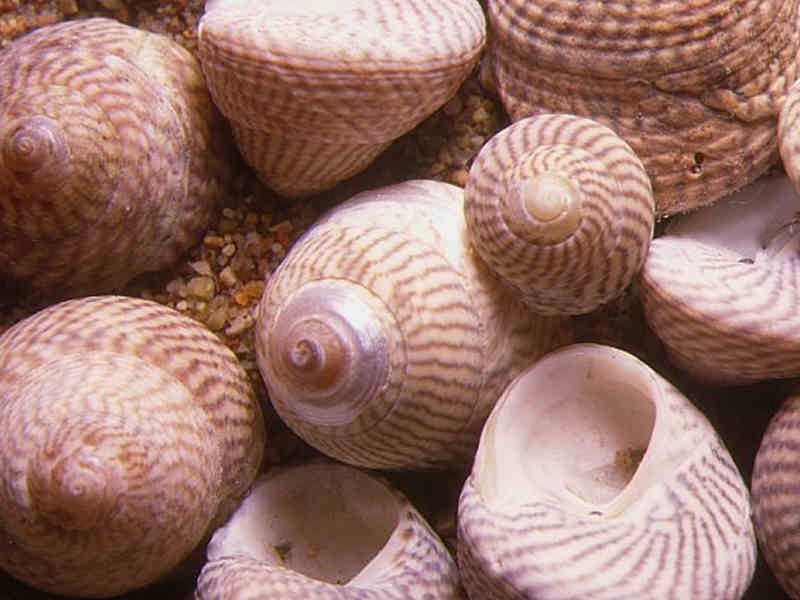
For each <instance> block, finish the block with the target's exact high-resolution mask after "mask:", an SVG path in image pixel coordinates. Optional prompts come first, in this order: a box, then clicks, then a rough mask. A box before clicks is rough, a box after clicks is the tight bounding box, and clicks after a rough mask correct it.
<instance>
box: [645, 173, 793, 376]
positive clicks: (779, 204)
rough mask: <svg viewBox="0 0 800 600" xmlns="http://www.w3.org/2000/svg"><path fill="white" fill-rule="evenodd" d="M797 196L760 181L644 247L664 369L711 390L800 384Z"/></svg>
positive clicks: (648, 306)
mask: <svg viewBox="0 0 800 600" xmlns="http://www.w3.org/2000/svg"><path fill="white" fill-rule="evenodd" d="M797 207H798V205H797V196H796V194H795V191H794V188H793V186H792V184H791V182H790V181H789V180H788V179H787V178H786V176H785V175H772V176H769V177H766V178H762V179H760V180H758V181H756V182H754V183H753V184H750V185H749V186H747V187H745V188H743V189H742V190H741V191H740V192H738V193H736V194H733V195H732V196H730V197H729V198H726V199H724V200H721V201H720V202H718V203H716V204H715V205H713V206H710V207H707V208H704V209H701V210H699V211H696V212H695V213H692V214H689V215H685V216H683V217H681V218H680V219H677V220H674V221H672V222H671V224H670V226H669V227H668V228H667V231H666V233H665V234H664V235H662V236H660V237H658V238H656V239H655V240H653V242H652V243H651V244H650V251H649V253H648V256H647V260H646V261H645V264H644V267H643V269H642V276H641V285H640V295H641V300H642V305H643V308H644V315H645V318H646V319H647V322H648V324H649V325H650V328H651V329H652V330H653V331H654V332H655V333H656V334H657V335H658V337H659V338H661V340H662V341H663V342H664V345H665V347H666V349H667V351H668V354H669V357H670V359H671V361H672V362H673V363H674V364H675V365H676V366H678V367H679V368H681V369H683V370H684V371H686V372H688V373H689V374H691V375H692V376H693V377H694V378H695V379H697V380H699V381H703V382H705V383H709V384H712V385H731V384H742V383H748V382H753V381H759V380H764V379H779V378H784V377H796V376H798V375H800V335H798V333H800V315H799V314H798V311H797V306H798V303H800V299H799V298H798V294H800V286H798V281H800V259H798V254H797V249H798V244H799V243H800V240H799V239H798V232H800V227H798V224H797V215H798V213H797Z"/></svg>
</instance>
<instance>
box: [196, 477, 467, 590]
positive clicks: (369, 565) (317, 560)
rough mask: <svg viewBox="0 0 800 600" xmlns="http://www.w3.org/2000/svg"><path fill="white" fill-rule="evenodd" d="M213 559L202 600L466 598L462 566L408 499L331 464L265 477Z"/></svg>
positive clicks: (214, 544)
mask: <svg viewBox="0 0 800 600" xmlns="http://www.w3.org/2000/svg"><path fill="white" fill-rule="evenodd" d="M208 559H209V560H208V563H207V564H206V566H205V567H204V568H203V570H202V572H201V573H200V577H199V578H198V581H197V594H196V598H197V600H211V599H216V598H225V599H227V600H244V599H245V598H256V597H257V598H263V599H265V600H270V599H273V598H274V599H276V600H277V599H281V600H282V599H284V598H310V599H315V600H325V599H330V600H333V599H339V600H347V599H354V600H355V599H363V600H368V599H369V600H382V599H384V600H390V599H394V598H396V599H398V600H406V599H408V598H426V599H430V600H462V599H463V598H464V596H463V592H462V591H461V587H460V585H459V578H458V571H457V569H456V565H455V562H454V561H453V559H452V558H451V557H450V554H449V553H448V551H447V549H446V548H445V546H444V544H443V543H442V541H441V540H440V539H439V537H438V536H437V535H436V534H435V533H434V532H433V530H432V529H431V528H430V526H429V525H428V524H427V523H426V522H425V519H424V518H423V517H422V515H420V514H419V512H417V510H416V509H415V508H414V507H413V506H412V505H411V504H410V503H409V501H408V500H407V499H406V498H405V496H403V495H402V494H401V493H400V492H398V491H397V490H395V489H393V488H392V487H390V486H389V484H387V483H386V482H385V481H384V480H383V479H381V478H379V477H377V476H375V475H371V474H369V473H366V472H363V471H360V470H358V469H356V468H354V467H350V466H346V465H342V464H336V463H332V462H327V461H324V462H311V463H307V464H302V465H297V466H294V467H286V468H283V469H275V470H272V471H270V472H269V473H268V474H267V475H264V476H262V477H261V478H259V479H258V480H257V482H256V484H255V485H254V486H253V491H252V492H251V493H250V494H249V495H248V496H247V498H245V500H244V502H243V503H242V505H241V507H240V508H239V509H238V510H237V511H236V512H235V513H234V515H233V517H232V518H231V520H230V521H229V522H228V523H227V524H226V525H225V527H223V528H221V529H219V530H218V531H217V532H216V533H215V534H214V537H213V538H212V540H211V543H210V544H209V546H208Z"/></svg>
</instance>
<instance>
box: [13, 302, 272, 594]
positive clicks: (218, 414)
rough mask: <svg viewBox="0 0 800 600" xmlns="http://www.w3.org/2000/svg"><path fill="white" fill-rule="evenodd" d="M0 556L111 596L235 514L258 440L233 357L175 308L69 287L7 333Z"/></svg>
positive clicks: (25, 572) (27, 572)
mask: <svg viewBox="0 0 800 600" xmlns="http://www.w3.org/2000/svg"><path fill="white" fill-rule="evenodd" d="M0 382H2V385H1V386H0V439H2V446H0V567H2V568H3V569H5V570H7V571H8V572H9V573H11V574H12V575H14V576H15V577H17V578H18V579H20V580H22V581H25V582H26V583H28V584H30V585H33V586H35V587H38V588H41V589H43V590H46V591H50V592H54V593H59V594H67V595H74V596H85V597H106V596H112V595H116V594H119V593H122V592H124V591H126V590H130V589H133V588H137V587H141V586H144V585H146V584H148V583H150V582H152V581H154V580H155V579H157V578H159V577H161V576H162V575H164V574H166V573H167V572H168V571H169V570H170V569H171V568H173V567H174V566H175V565H177V564H178V563H179V562H180V561H181V560H182V559H183V558H185V557H186V556H187V555H188V554H189V553H190V552H191V551H192V550H193V549H194V548H195V547H196V546H197V545H198V544H199V543H200V542H201V541H202V540H203V539H204V537H205V536H206V535H208V534H210V533H211V532H212V531H213V530H214V529H216V528H217V527H218V526H219V525H220V524H221V523H222V522H224V521H225V519H227V517H228V516H229V515H230V514H231V512H232V511H233V509H234V508H235V506H236V504H237V503H238V501H239V500H240V499H241V497H242V496H243V495H244V493H245V491H246V489H247V487H248V486H249V485H250V483H251V482H252V481H253V479H254V478H255V476H256V472H257V469H258V466H259V464H260V462H261V457H262V455H263V452H264V441H265V430H264V423H263V419H262V415H261V408H260V405H259V404H258V401H257V399H256V398H255V395H254V393H253V391H252V389H251V387H250V383H249V381H248V379H247V375H246V374H245V372H244V370H243V369H242V368H241V366H240V365H239V363H238V361H237V359H236V357H235V355H234V354H233V353H232V352H231V351H230V350H229V349H228V348H227V347H226V346H224V345H223V344H222V342H220V341H219V339H218V338H217V337H216V336H214V334H212V333H210V332H209V331H207V330H206V329H205V328H203V327H202V326H201V325H200V324H198V323H196V322H195V321H193V320H191V319H190V318H188V317H186V316H184V315H182V314H180V313H178V312H177V311H174V310H172V309H170V308H167V307H165V306H162V305H160V304H157V303H155V302H150V301H146V300H139V299H134V298H127V297H122V296H94V297H86V298H82V299H78V300H70V301H66V302H63V303H60V304H56V305H53V306H51V307H49V308H46V309H44V310H43V311H40V312H39V313H36V314H35V315H33V316H31V317H29V318H27V319H25V320H23V321H20V322H19V323H18V324H16V325H15V326H13V327H12V328H10V329H9V330H7V331H6V332H5V333H4V334H3V335H2V337H0Z"/></svg>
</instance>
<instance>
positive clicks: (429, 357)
mask: <svg viewBox="0 0 800 600" xmlns="http://www.w3.org/2000/svg"><path fill="white" fill-rule="evenodd" d="M462 198H463V193H462V190H461V189H460V188H457V187H455V186H452V185H449V184H446V183H441V182H436V181H408V182H405V183H402V184H398V185H394V186H389V187H385V188H381V189H378V190H374V191H370V192H364V193H362V194H359V195H357V196H355V197H354V198H352V199H351V200H350V201H349V202H347V203H345V204H344V205H341V206H339V207H337V208H335V209H334V210H333V211H331V212H330V213H329V214H328V215H327V216H325V217H323V218H322V219H321V220H320V221H319V222H318V223H316V224H315V225H314V226H313V227H312V228H311V229H310V230H309V231H307V232H306V234H305V235H304V236H303V238H301V239H300V240H299V241H298V242H297V243H296V245H295V246H294V247H293V248H292V250H291V251H290V252H289V254H288V255H287V256H286V258H285V259H284V261H283V262H282V263H281V265H280V267H279V268H278V269H277V270H276V272H275V273H274V274H273V275H272V277H271V278H270V279H268V280H267V285H266V289H265V291H264V295H263V297H262V299H261V303H260V305H259V309H258V314H257V317H256V331H255V337H256V356H257V359H258V366H259V369H260V371H261V375H262V377H263V378H264V381H265V383H266V386H267V389H268V391H269V395H270V399H271V400H272V404H273V406H274V407H275V409H276V411H277V412H278V414H279V415H280V416H281V417H282V418H283V420H284V421H286V422H287V423H288V425H289V426H290V427H291V428H292V429H293V430H294V431H295V432H296V433H298V435H300V436H301V437H303V438H304V439H305V440H306V441H307V442H309V443H310V444H311V445H313V446H315V447H316V448H317V449H319V450H321V451H322V452H324V453H326V454H328V455H330V456H333V457H335V458H338V459H340V460H343V461H345V462H349V463H352V464H356V465H361V466H368V467H376V468H436V467H443V466H448V465H450V464H452V463H465V462H467V461H469V460H471V458H472V454H473V452H474V449H475V445H476V444H477V439H478V436H479V434H480V429H481V425H482V423H483V420H484V419H485V418H486V415H487V414H488V413H489V410H490V409H491V406H492V405H493V404H494V402H495V400H496V399H497V398H498V397H499V395H500V392H501V391H502V389H503V388H504V387H505V385H506V384H507V382H508V381H509V380H510V379H511V378H512V377H513V376H514V375H516V373H517V372H519V370H520V369H522V368H523V366H524V365H527V364H529V363H530V361H531V360H534V359H535V358H537V357H538V356H540V355H541V354H543V353H544V352H546V351H548V350H550V349H552V348H554V347H556V346H558V345H560V344H562V343H565V342H566V341H568V340H569V338H570V335H571V332H570V329H569V326H568V324H567V323H566V322H565V321H564V320H563V319H561V318H557V317H542V316H539V315H535V314H533V313H532V312H531V311H529V310H526V309H525V307H524V306H522V305H521V304H520V302H519V301H518V300H517V299H516V298H515V297H514V296H513V294H512V293H511V292H510V291H508V290H506V289H505V287H504V286H501V285H499V284H498V282H497V281H496V280H495V279H494V278H493V277H492V276H491V274H490V273H489V272H487V270H486V269H485V267H484V266H483V265H482V264H481V263H479V262H478V261H477V260H476V258H475V257H474V255H472V254H471V252H470V249H469V244H468V240H467V237H466V226H465V223H464V217H463V211H462V205H463V201H462Z"/></svg>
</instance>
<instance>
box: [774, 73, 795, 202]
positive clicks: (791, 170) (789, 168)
mask: <svg viewBox="0 0 800 600" xmlns="http://www.w3.org/2000/svg"><path fill="white" fill-rule="evenodd" d="M778 150H779V152H780V156H781V163H782V164H783V168H784V169H785V170H786V173H787V174H788V175H789V179H791V180H792V183H793V184H794V188H795V190H796V191H797V192H798V195H800V81H796V82H795V83H794V84H793V85H792V87H791V88H790V89H789V91H788V92H787V93H786V98H785V100H784V102H783V105H782V106H781V110H780V113H779V114H778Z"/></svg>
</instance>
